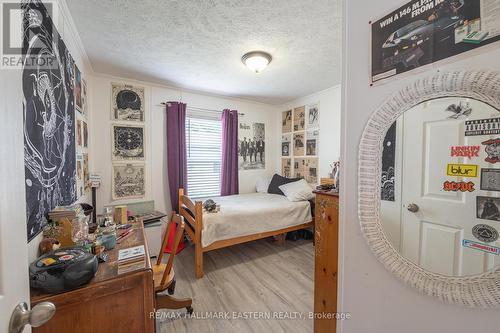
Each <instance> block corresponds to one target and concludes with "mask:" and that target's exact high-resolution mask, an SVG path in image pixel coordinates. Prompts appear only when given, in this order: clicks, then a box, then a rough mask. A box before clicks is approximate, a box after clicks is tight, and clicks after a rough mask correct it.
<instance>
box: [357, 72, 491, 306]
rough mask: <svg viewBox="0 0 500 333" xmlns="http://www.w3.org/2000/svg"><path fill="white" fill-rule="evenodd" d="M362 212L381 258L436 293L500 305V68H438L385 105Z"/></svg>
mask: <svg viewBox="0 0 500 333" xmlns="http://www.w3.org/2000/svg"><path fill="white" fill-rule="evenodd" d="M358 179H359V203H358V207H359V218H360V223H361V227H362V230H363V233H364V236H365V238H366V239H367V241H368V244H369V245H370V247H371V249H372V250H373V252H374V253H375V255H376V256H377V257H378V259H379V260H380V261H381V262H382V263H383V264H384V265H385V266H386V267H387V268H388V269H389V270H390V271H391V272H393V273H394V274H396V275H397V276H398V277H400V278H401V279H403V280H404V281H406V282H408V283H410V284H411V285H412V286H414V287H416V288H417V289H419V290H420V291H421V292H423V293H426V294H428V295H433V296H437V297H439V298H440V299H441V300H443V301H445V302H449V303H458V304H462V305H466V306H480V307H496V306H498V305H499V304H500V267H499V266H500V240H499V235H500V74H499V73H497V72H454V73H443V74H437V75H435V76H434V77H431V78H426V79H422V80H420V81H417V82H415V83H414V84H412V85H410V86H408V87H406V88H404V89H402V90H401V91H400V92H398V93H396V94H395V95H394V96H392V97H390V98H389V99H388V100H387V101H386V102H385V103H384V104H383V105H382V106H381V107H380V108H378V109H377V110H376V111H375V113H374V114H373V116H372V117H371V119H370V121H369V123H368V124H367V126H366V128H365V131H364V133H363V137H362V139H361V144H360V151H359V171H358Z"/></svg>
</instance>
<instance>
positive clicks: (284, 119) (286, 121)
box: [281, 110, 292, 133]
mask: <svg viewBox="0 0 500 333" xmlns="http://www.w3.org/2000/svg"><path fill="white" fill-rule="evenodd" d="M291 131H292V110H288V111H283V112H282V113H281V133H290V132H291Z"/></svg>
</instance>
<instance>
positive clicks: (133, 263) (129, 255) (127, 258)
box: [118, 245, 146, 274]
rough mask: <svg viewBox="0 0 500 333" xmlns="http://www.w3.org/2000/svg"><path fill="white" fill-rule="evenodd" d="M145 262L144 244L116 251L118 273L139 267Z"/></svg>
mask: <svg viewBox="0 0 500 333" xmlns="http://www.w3.org/2000/svg"><path fill="white" fill-rule="evenodd" d="M145 264H146V249H145V248H144V245H139V246H134V247H129V248H126V249H122V250H120V251H119V252H118V274H123V273H127V272H130V271H133V270H137V269H140V268H142V267H144V266H145Z"/></svg>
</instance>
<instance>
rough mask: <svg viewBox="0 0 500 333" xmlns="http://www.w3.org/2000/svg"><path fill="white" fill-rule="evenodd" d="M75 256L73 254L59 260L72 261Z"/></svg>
mask: <svg viewBox="0 0 500 333" xmlns="http://www.w3.org/2000/svg"><path fill="white" fill-rule="evenodd" d="M74 257H75V256H73V255H71V254H67V255H65V256H62V257H59V260H60V261H66V260H71V259H73V258H74Z"/></svg>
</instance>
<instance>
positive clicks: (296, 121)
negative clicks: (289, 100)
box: [293, 106, 306, 132]
mask: <svg viewBox="0 0 500 333" xmlns="http://www.w3.org/2000/svg"><path fill="white" fill-rule="evenodd" d="M305 128H306V107H305V106H301V107H298V108H295V109H293V131H294V132H297V131H303V130H304V129H305Z"/></svg>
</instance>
